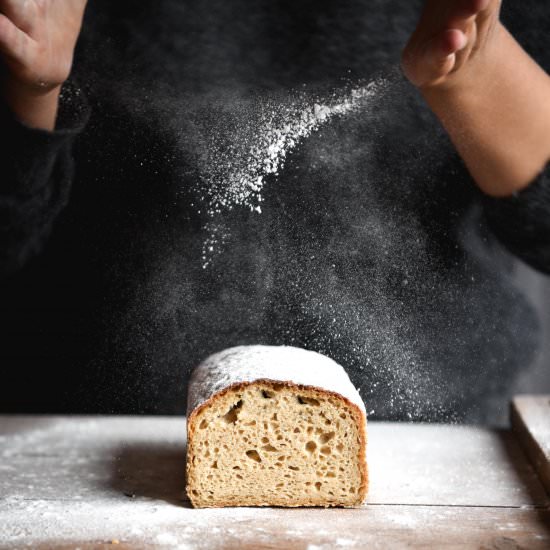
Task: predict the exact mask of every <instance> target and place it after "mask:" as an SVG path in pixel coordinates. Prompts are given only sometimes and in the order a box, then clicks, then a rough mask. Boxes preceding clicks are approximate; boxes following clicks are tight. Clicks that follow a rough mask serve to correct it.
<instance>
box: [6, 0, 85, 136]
mask: <svg viewBox="0 0 550 550" xmlns="http://www.w3.org/2000/svg"><path fill="white" fill-rule="evenodd" d="M85 7H86V0H0V60H1V61H2V65H3V67H2V68H3V74H2V92H3V95H4V100H5V101H6V102H7V104H8V106H9V107H10V108H12V110H13V111H15V114H16V115H18V116H19V118H20V119H22V120H23V121H24V122H27V123H29V124H30V125H33V126H38V127H46V128H49V129H51V128H53V125H54V123H55V113H56V111H57V100H58V97H59V90H60V89H61V85H62V84H63V82H65V80H66V79H67V78H68V76H69V73H70V71H71V66H72V61H73V53H74V48H75V44H76V41H77V38H78V35H79V32H80V27H81V25H82V18H83V15H84V10H85ZM52 117H53V118H52Z"/></svg>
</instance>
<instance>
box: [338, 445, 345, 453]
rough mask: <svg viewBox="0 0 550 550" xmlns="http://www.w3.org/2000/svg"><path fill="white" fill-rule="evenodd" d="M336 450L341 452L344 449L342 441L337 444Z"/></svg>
mask: <svg viewBox="0 0 550 550" xmlns="http://www.w3.org/2000/svg"><path fill="white" fill-rule="evenodd" d="M336 450H337V451H338V452H339V453H341V452H342V451H343V450H344V446H343V445H342V443H338V445H336Z"/></svg>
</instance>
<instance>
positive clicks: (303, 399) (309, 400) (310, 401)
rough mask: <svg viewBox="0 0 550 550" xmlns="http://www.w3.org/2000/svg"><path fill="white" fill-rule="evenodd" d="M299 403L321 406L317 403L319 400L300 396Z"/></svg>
mask: <svg viewBox="0 0 550 550" xmlns="http://www.w3.org/2000/svg"><path fill="white" fill-rule="evenodd" d="M298 403H300V405H313V406H315V407H318V406H319V405H320V404H321V403H319V401H317V399H313V397H306V396H305V395H299V396H298Z"/></svg>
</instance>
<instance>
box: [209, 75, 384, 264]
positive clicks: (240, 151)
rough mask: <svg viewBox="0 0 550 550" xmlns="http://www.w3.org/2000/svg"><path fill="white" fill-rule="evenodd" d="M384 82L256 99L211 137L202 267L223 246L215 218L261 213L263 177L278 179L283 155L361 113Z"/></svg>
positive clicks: (264, 178)
mask: <svg viewBox="0 0 550 550" xmlns="http://www.w3.org/2000/svg"><path fill="white" fill-rule="evenodd" d="M386 84H387V81H386V80H384V79H379V80H374V81H372V82H370V83H368V84H367V85H364V86H357V87H355V88H352V89H351V90H346V91H340V92H335V93H333V94H332V96H331V97H330V98H328V99H324V100H320V99H319V100H315V99H312V98H311V97H309V96H307V95H306V94H305V93H302V94H299V95H298V97H296V98H292V99H288V100H286V101H277V102H275V101H273V100H271V101H269V100H263V99H262V100H258V101H257V103H256V104H255V105H253V106H251V107H249V109H248V110H247V111H246V112H243V113H242V116H241V119H240V120H239V121H237V122H236V121H231V123H229V124H230V125H231V126H232V127H231V131H230V132H229V135H226V134H217V135H213V136H211V141H210V142H209V144H208V146H207V151H206V154H205V156H204V158H203V162H202V167H201V172H202V185H203V186H204V190H205V196H204V197H203V200H205V201H206V202H207V207H206V210H207V212H206V213H207V216H208V220H209V221H208V222H207V224H206V229H207V234H208V237H207V238H206V240H205V242H204V245H203V254H202V261H203V267H207V266H208V265H209V264H210V263H211V262H212V259H213V255H214V254H215V253H218V252H219V251H220V250H219V248H220V247H221V246H222V245H223V240H224V232H225V230H224V229H223V227H222V226H220V224H219V223H218V220H216V216H217V215H218V214H220V213H222V212H223V211H228V210H231V209H233V208H234V207H236V206H240V207H245V208H248V209H250V210H252V211H255V212H258V213H261V211H262V201H263V198H262V190H263V187H264V185H265V183H266V179H267V178H268V176H277V175H278V173H279V171H280V170H281V169H282V168H283V166H284V164H285V161H286V158H287V156H288V154H289V153H290V152H291V151H292V150H293V149H294V148H295V147H296V146H297V145H298V144H299V143H300V142H301V141H302V140H303V139H305V138H307V137H308V136H309V135H311V133H313V132H315V131H317V130H318V129H319V128H320V127H321V126H322V125H323V124H325V123H327V122H329V121H330V120H331V119H333V118H335V117H341V116H344V115H349V114H351V113H356V112H358V111H360V110H364V109H366V108H367V107H368V106H369V104H370V100H372V99H373V98H374V97H375V96H376V95H377V94H378V93H379V92H380V91H381V90H383V89H384V87H385V85H386Z"/></svg>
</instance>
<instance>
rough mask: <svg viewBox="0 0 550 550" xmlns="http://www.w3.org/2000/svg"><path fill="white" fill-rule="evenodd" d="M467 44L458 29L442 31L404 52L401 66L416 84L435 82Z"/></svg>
mask: <svg viewBox="0 0 550 550" xmlns="http://www.w3.org/2000/svg"><path fill="white" fill-rule="evenodd" d="M467 44H468V39H467V37H466V35H465V34H464V33H463V32H461V31H459V30H458V29H451V30H447V31H444V32H442V33H440V34H438V35H437V36H435V37H434V38H432V39H431V40H429V41H428V42H427V43H426V44H424V46H421V47H420V48H417V49H415V50H412V51H408V52H406V54H405V56H404V58H403V68H404V69H405V73H406V74H407V76H408V77H409V79H410V80H411V81H412V82H413V84H415V85H416V86H420V87H422V86H428V85H434V84H437V83H438V82H439V81H440V80H441V79H442V78H444V77H446V76H447V75H448V74H449V73H450V72H451V71H452V70H453V69H454V67H455V65H456V54H457V53H458V52H459V51H461V50H463V49H464V48H465V47H466V46H467Z"/></svg>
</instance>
